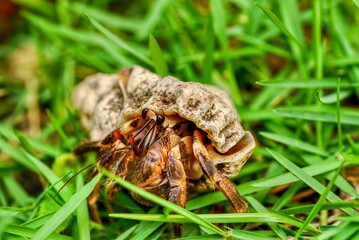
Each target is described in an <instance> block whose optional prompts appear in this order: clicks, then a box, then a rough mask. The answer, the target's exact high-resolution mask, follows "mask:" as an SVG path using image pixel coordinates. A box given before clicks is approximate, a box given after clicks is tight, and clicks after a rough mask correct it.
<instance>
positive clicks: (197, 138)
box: [193, 130, 248, 213]
mask: <svg viewBox="0 0 359 240" xmlns="http://www.w3.org/2000/svg"><path fill="white" fill-rule="evenodd" d="M202 142H203V135H202V134H201V133H200V132H199V131H198V130H195V132H194V136H193V152H194V155H195V157H196V158H197V159H198V161H199V163H200V165H201V167H202V170H203V173H204V174H205V175H206V177H207V178H209V180H211V182H213V183H214V184H215V186H216V188H217V189H219V190H220V191H221V192H222V193H223V194H224V195H225V196H226V198H227V199H228V201H230V202H231V204H232V206H233V208H234V210H235V211H236V212H239V213H242V212H246V211H247V210H248V205H247V203H246V202H245V201H244V200H243V198H242V197H241V196H240V195H239V193H238V191H237V189H236V188H235V186H234V185H233V184H232V183H231V182H230V181H229V180H228V178H226V177H225V176H223V175H222V174H220V173H219V172H218V171H217V169H216V167H215V166H214V165H213V163H212V162H211V160H210V159H209V157H208V152H207V149H206V147H205V146H204V145H203V143H202Z"/></svg>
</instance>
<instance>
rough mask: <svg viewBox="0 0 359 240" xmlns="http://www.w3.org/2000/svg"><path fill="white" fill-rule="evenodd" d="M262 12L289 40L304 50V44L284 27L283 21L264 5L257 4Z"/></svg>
mask: <svg viewBox="0 0 359 240" xmlns="http://www.w3.org/2000/svg"><path fill="white" fill-rule="evenodd" d="M255 4H256V5H257V6H258V7H259V8H260V9H262V11H263V12H264V13H265V14H266V15H267V16H268V17H269V18H270V20H272V22H273V23H274V24H275V25H276V26H277V27H278V28H279V29H280V30H281V31H282V33H283V34H284V35H286V36H287V37H288V38H289V39H291V40H292V41H293V42H295V43H296V44H297V45H298V46H299V47H300V48H303V46H302V44H300V43H299V41H298V40H297V39H296V38H295V37H294V35H293V34H292V33H291V32H289V30H288V29H287V28H286V26H284V24H283V23H282V21H281V20H279V18H278V17H277V16H276V15H275V14H274V13H273V12H272V11H271V10H269V9H268V8H266V7H265V6H263V5H262V4H259V3H255Z"/></svg>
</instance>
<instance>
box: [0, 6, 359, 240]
mask: <svg viewBox="0 0 359 240" xmlns="http://www.w3.org/2000/svg"><path fill="white" fill-rule="evenodd" d="M358 10H359V1H358V0H353V1H351V0H342V1H334V0H333V1H332V0H313V1H306V0H302V1H299V0H288V1H274V0H258V1H257V2H255V1H244V0H225V1H221V0H211V1H204V0H197V1H170V0H158V1H145V0H136V1H111V0H105V1H100V0H89V1H69V0H57V1H48V0H39V1H30V0H13V1H10V0H5V1H2V2H1V3H0V36H1V37H0V62H1V64H0V101H1V102H0V119H1V122H0V239H24V238H25V239H26V238H31V239H171V238H173V237H174V235H173V224H172V223H173V222H177V223H178V222H180V223H183V237H182V239H206V240H207V239H223V238H228V239H237V238H238V239H338V240H339V239H340V240H343V239H359V224H358V221H359V214H358V209H359V202H358V197H359V193H358V192H359V101H358V99H359V39H358V36H359V15H358ZM134 65H139V66H142V67H144V68H147V69H149V70H150V71H152V72H155V73H157V74H159V75H160V76H168V75H171V76H175V77H177V78H178V79H181V80H182V81H191V82H200V83H203V84H210V85H215V86H217V87H219V88H221V89H223V90H225V91H226V92H227V93H228V94H229V95H230V97H231V99H232V100H233V103H234V106H235V108H236V110H237V111H238V114H239V115H240V118H241V124H242V126H243V127H244V129H246V130H248V131H250V132H251V133H252V134H253V136H254V138H255V141H256V145H257V146H256V148H255V150H254V152H253V154H252V156H251V157H250V159H249V160H248V162H247V163H246V165H245V166H244V167H243V168H242V170H241V171H240V172H239V174H238V175H237V176H235V177H233V178H231V181H232V182H233V183H234V184H235V185H236V188H237V190H238V191H239V192H240V193H241V195H242V196H243V197H244V198H245V199H246V201H247V202H248V205H249V211H248V213H243V214H237V213H233V212H231V209H230V204H229V203H228V201H226V198H225V196H224V195H223V194H222V193H221V192H218V191H215V192H209V193H202V194H198V195H196V196H194V197H193V198H191V199H188V201H187V206H186V209H183V208H180V207H178V206H176V205H174V204H171V203H170V202H168V201H166V200H163V199H161V198H158V197H157V196H154V195H152V194H149V193H148V192H146V191H143V190H142V189H140V188H138V187H136V186H134V185H132V184H131V183H128V182H126V181H124V180H122V179H120V178H116V177H115V176H112V175H111V174H110V173H109V172H106V171H103V170H102V173H101V174H103V175H106V176H107V177H109V178H112V179H114V180H115V181H117V182H118V184H119V185H121V186H122V188H123V189H124V190H123V191H119V192H118V193H117V196H116V200H115V201H110V200H109V199H108V198H106V196H105V194H101V197H100V200H99V201H98V207H99V214H100V217H101V219H102V222H103V224H99V223H96V222H94V221H93V220H92V219H91V217H90V214H89V207H88V205H87V201H86V199H87V197H88V196H89V195H90V194H91V192H92V191H93V189H94V187H95V186H96V184H97V182H99V181H100V176H101V175H98V176H96V177H95V178H93V179H92V180H87V179H88V177H87V176H88V175H89V173H90V171H88V170H86V171H83V172H81V173H80V174H78V175H77V176H76V177H74V178H71V176H73V175H74V174H76V173H77V172H78V171H81V169H83V168H84V167H85V166H88V165H89V164H91V163H93V162H94V161H96V155H95V154H88V156H86V157H77V156H75V155H74V154H73V153H72V150H73V149H74V148H75V147H76V146H78V145H79V144H80V143H83V142H84V141H86V139H87V137H88V133H87V132H86V131H85V129H84V128H83V127H82V125H81V122H80V119H79V114H78V112H77V111H76V110H75V108H74V105H73V101H72V93H73V89H74V87H75V86H76V84H77V83H79V82H81V81H82V80H83V79H84V78H85V77H86V76H89V75H91V74H95V73H97V72H103V73H108V74H110V73H111V74H112V73H116V72H118V71H119V70H120V69H123V68H125V67H131V66H134ZM69 178H70V181H67V180H68V179H69ZM64 183H66V185H64ZM62 187H63V188H62ZM60 188H62V189H61V191H59V190H60ZM129 191H131V192H135V193H137V194H138V195H140V196H143V197H144V198H146V199H150V200H151V201H152V202H154V203H156V204H155V205H154V206H153V207H148V206H142V205H140V204H138V203H137V202H136V201H135V200H133V199H132V198H131V196H130V194H129ZM169 213H171V214H169Z"/></svg>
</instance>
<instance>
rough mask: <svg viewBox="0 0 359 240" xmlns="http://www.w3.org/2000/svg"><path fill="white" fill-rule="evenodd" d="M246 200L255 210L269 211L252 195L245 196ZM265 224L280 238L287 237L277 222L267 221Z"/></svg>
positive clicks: (284, 239) (284, 238)
mask: <svg viewBox="0 0 359 240" xmlns="http://www.w3.org/2000/svg"><path fill="white" fill-rule="evenodd" d="M246 200H247V201H248V202H249V203H250V204H251V205H252V206H253V208H254V209H255V210H256V211H257V212H262V213H269V211H268V210H267V209H266V208H265V207H264V206H263V205H262V204H261V203H260V202H259V201H257V199H255V198H254V197H251V196H248V197H246ZM267 224H268V226H269V227H270V228H271V229H272V230H273V232H275V233H276V234H277V235H278V237H279V238H280V239H283V240H286V239H287V236H286V235H285V233H284V231H283V229H281V228H280V227H279V225H278V224H277V223H267Z"/></svg>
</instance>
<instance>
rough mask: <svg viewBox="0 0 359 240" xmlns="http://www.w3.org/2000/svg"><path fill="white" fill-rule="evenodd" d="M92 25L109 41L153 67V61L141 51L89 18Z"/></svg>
mask: <svg viewBox="0 0 359 240" xmlns="http://www.w3.org/2000/svg"><path fill="white" fill-rule="evenodd" d="M88 19H89V21H90V23H91V24H92V25H93V26H94V27H95V28H96V29H97V30H99V31H100V32H101V33H103V34H104V35H105V36H106V37H107V38H108V39H109V40H111V41H112V42H114V43H115V44H116V45H117V46H118V47H120V48H121V49H124V50H126V51H127V52H129V53H131V54H132V55H133V56H134V57H136V58H138V59H139V60H141V61H143V62H144V63H146V64H148V65H150V66H152V61H151V60H150V59H149V58H148V57H147V56H145V55H142V54H140V52H139V51H137V50H136V49H134V48H133V47H131V46H130V45H128V44H127V43H126V42H124V41H123V40H122V39H120V38H119V37H117V36H116V35H114V34H113V33H111V32H110V31H109V30H108V29H106V28H105V27H104V26H102V25H101V24H100V23H99V22H98V21H96V20H95V19H93V18H91V17H88Z"/></svg>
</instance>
